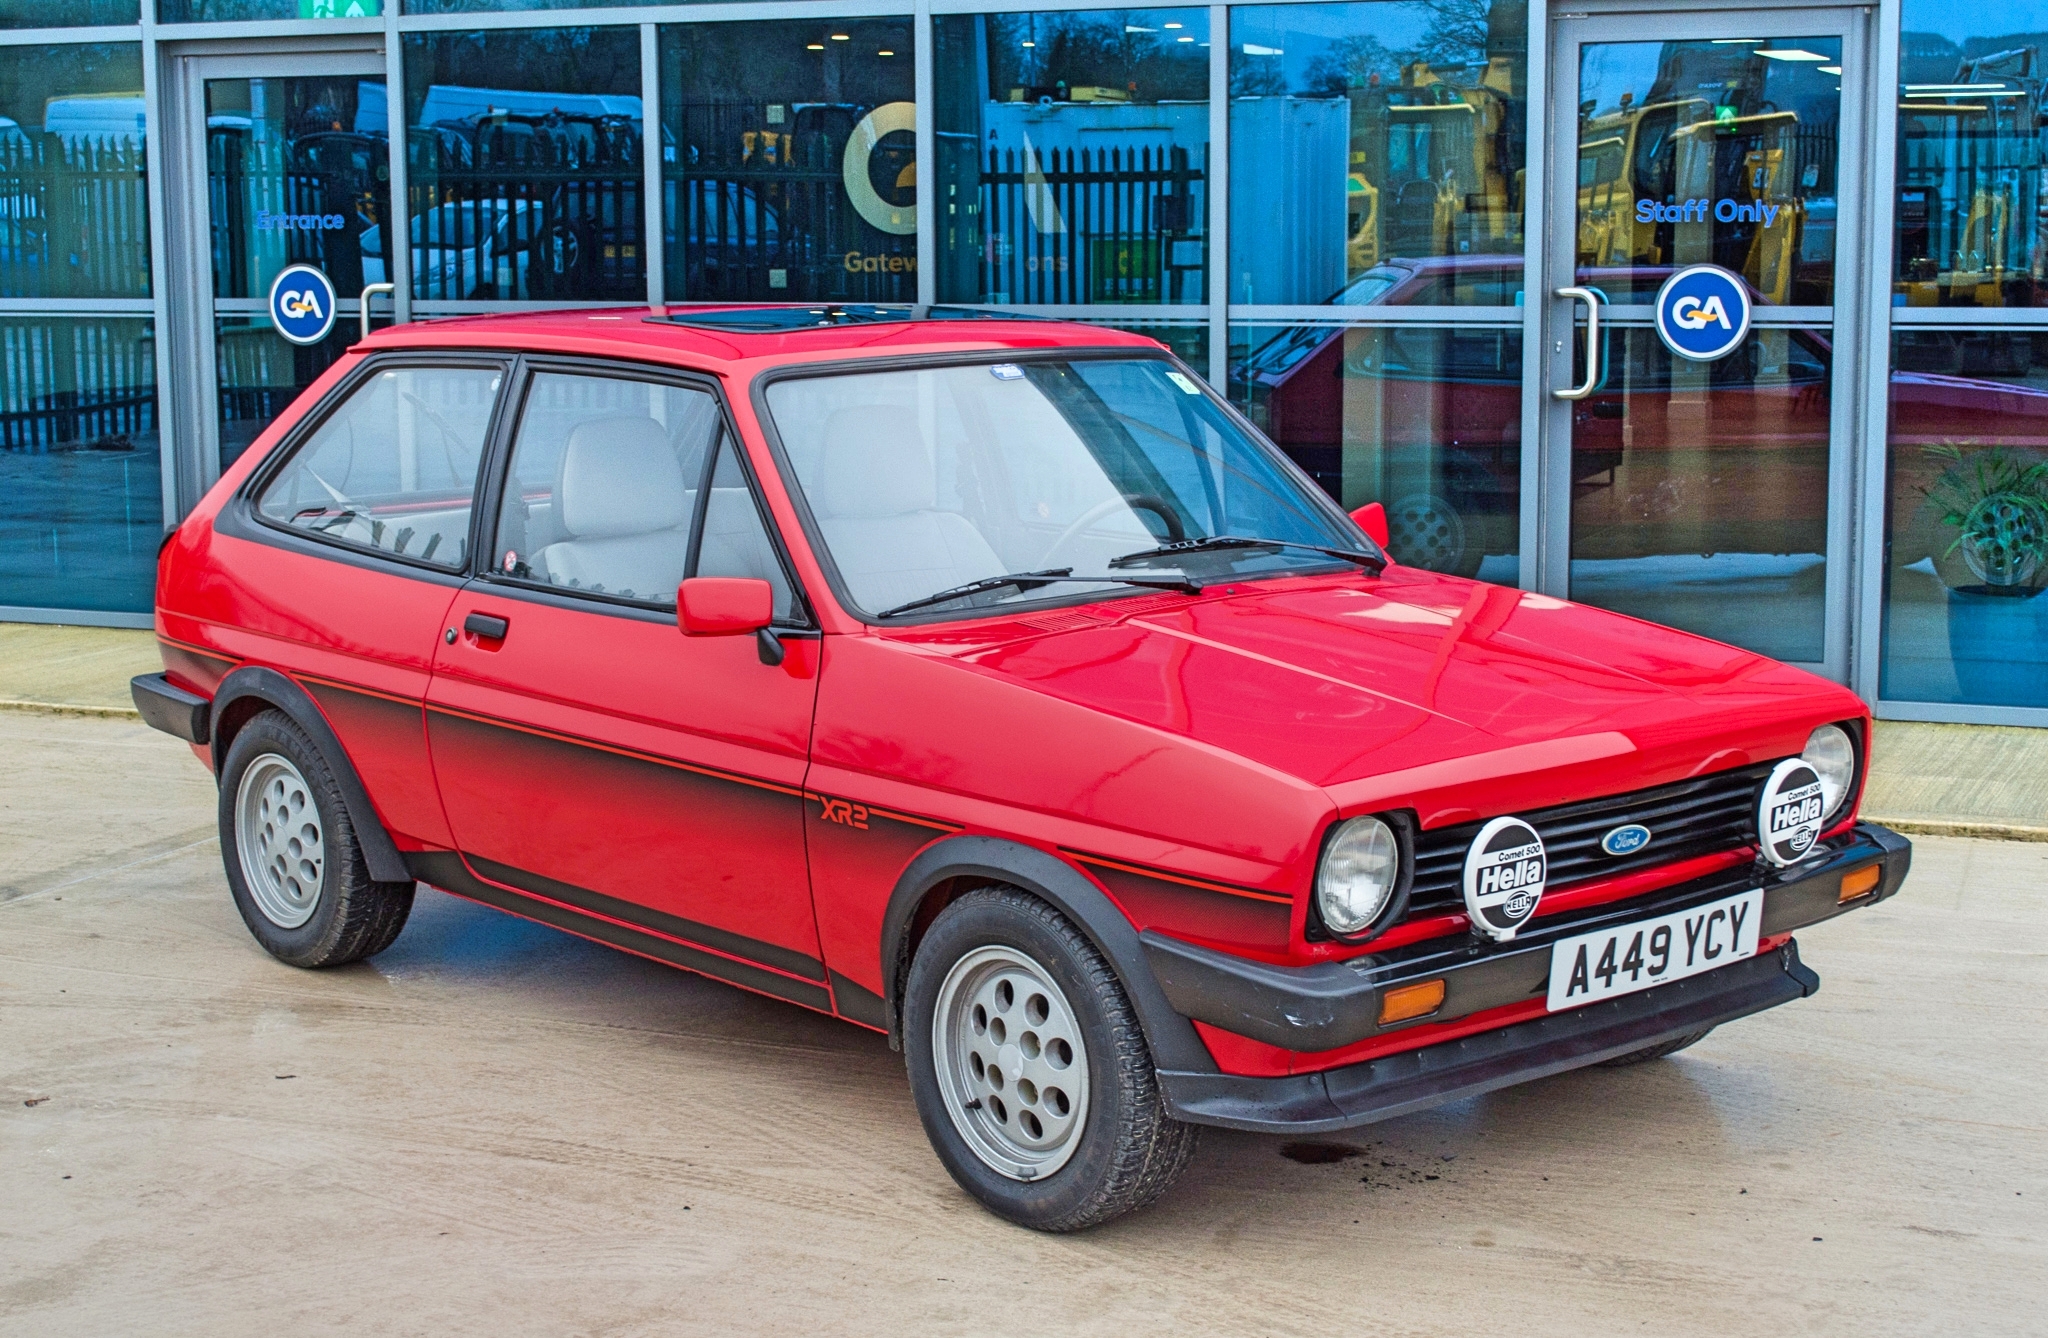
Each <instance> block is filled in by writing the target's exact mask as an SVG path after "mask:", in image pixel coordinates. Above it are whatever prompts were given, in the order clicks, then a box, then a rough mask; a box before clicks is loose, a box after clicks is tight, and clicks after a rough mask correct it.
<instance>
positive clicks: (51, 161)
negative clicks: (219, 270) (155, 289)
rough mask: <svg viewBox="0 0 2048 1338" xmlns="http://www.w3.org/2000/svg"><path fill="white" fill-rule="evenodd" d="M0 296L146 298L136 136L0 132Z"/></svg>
mask: <svg viewBox="0 0 2048 1338" xmlns="http://www.w3.org/2000/svg"><path fill="white" fill-rule="evenodd" d="M0 292H4V293H6V294H7V295H8V296H10V297H147V296H148V295H149V183H148V177H147V175H146V173H145V168H144V163H143V152H142V143H141V141H139V140H127V139H109V140H97V141H92V140H73V141H67V140H65V139H63V138H60V137H59V136H57V135H48V134H39V135H34V136H30V135H27V134H23V133H22V132H20V131H14V132H12V133H10V134H7V135H6V136H5V137H0Z"/></svg>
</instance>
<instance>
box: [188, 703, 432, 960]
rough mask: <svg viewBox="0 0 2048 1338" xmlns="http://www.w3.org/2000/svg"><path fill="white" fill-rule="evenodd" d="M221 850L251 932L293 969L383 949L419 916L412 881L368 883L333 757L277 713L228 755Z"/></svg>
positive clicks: (253, 726)
mask: <svg viewBox="0 0 2048 1338" xmlns="http://www.w3.org/2000/svg"><path fill="white" fill-rule="evenodd" d="M220 849H221V858H222V862H223V863H225V864H226V865H227V874H228V887H229V889H230V890H232V891H233V893H234V896H235V909H237V910H239V911H240V912H241V913H242V920H243V922H244V923H245V924H247V925H248V926H249V932H250V933H251V934H254V935H255V936H256V941H257V942H258V943H261V944H262V945H263V947H264V949H265V951H267V952H269V953H270V955H271V956H273V957H275V958H277V959H278V960H279V961H281V962H289V963H290V964H291V965H293V966H306V967H320V966H340V965H342V964H344V963H346V962H353V961H359V960H361V959H362V958H364V957H368V956H371V955H372V954H374V953H379V952H382V951H384V949H386V948H388V947H390V946H391V943H392V941H393V940H394V939H396V938H397V937H398V931H399V930H401V929H403V928H405V918H406V916H407V915H409V914H410V913H411V911H412V894H413V885H412V884H411V883H380V882H377V881H376V880H374V879H372V878H371V877H370V870H369V867H368V865H367V864H365V863H364V861H363V850H362V846H361V844H360V843H359V842H358V841H357V839H356V831H355V825H354V823H352V822H351V821H350V820H349V813H348V806H347V805H346V804H345V803H343V802H342V798H341V791H340V789H339V787H338V786H336V784H335V781H334V772H333V771H332V770H331V769H330V768H329V767H328V765H327V759H326V758H324V757H322V756H321V754H320V750H319V749H318V748H316V747H315V746H314V745H313V741H312V740H311V739H309V738H307V737H306V732H305V731H304V730H302V729H300V728H299V727H298V726H297V725H296V724H294V723H293V722H292V721H291V719H290V718H289V717H287V716H285V715H283V714H282V713H280V712H277V711H265V712H263V713H262V714H261V715H258V716H257V717H255V718H254V719H253V720H251V721H249V723H248V724H246V725H244V726H243V727H242V731H241V733H239V734H237V735H235V741H234V744H233V746H232V747H230V748H229V749H228V757H227V765H226V766H225V767H223V768H222V769H221V777H220Z"/></svg>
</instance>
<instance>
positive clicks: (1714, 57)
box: [1542, 10, 1867, 679]
mask: <svg viewBox="0 0 2048 1338" xmlns="http://www.w3.org/2000/svg"><path fill="white" fill-rule="evenodd" d="M1861 23H1862V18H1861V15H1860V14H1857V13H1855V12H1852V11H1836V10H1800V11H1788V10H1762V11H1757V12H1756V13H1754V14H1751V15H1744V14H1732V13H1729V12H1726V11H1723V12H1718V13H1713V14H1699V15H1686V14H1673V13H1671V12H1669V11H1660V12H1658V13H1656V14H1655V15H1627V14H1599V15H1590V16H1582V17H1576V18H1569V17H1561V18H1560V19H1559V20H1558V21H1557V23H1556V28H1555V33H1556V37H1555V41H1554V43H1553V49H1552V51H1553V54H1552V61H1553V63H1552V78H1553V84H1552V87H1553V89H1554V90H1555V98H1554V103H1553V109H1552V132H1551V143H1552V152H1551V155H1550V159H1549V163H1548V165H1547V166H1548V169H1549V172H1550V174H1551V175H1550V180H1551V183H1552V184H1551V189H1550V192H1549V196H1550V203H1549V211H1548V212H1549V224H1550V240H1549V243H1548V255H1547V260H1548V262H1549V263H1548V265H1547V269H1548V276H1547V277H1548V280H1549V281H1548V282H1547V283H1546V284H1545V289H1546V291H1547V292H1549V293H1550V294H1551V295H1552V296H1551V297H1550V300H1549V306H1548V308H1547V312H1546V316H1547V319H1546V322H1545V328H1546V340H1545V353H1546V355H1547V356H1546V359H1545V361H1546V364H1547V369H1548V380H1547V384H1546V386H1545V389H1546V391H1547V392H1549V393H1548V394H1547V395H1546V397H1545V404H1546V409H1545V427H1546V432H1545V449H1544V456H1543V461H1544V463H1543V471H1544V485H1545V499H1546V502H1547V503H1548V506H1547V507H1546V514H1545V520H1546V524H1545V531H1546V539H1547V540H1548V542H1546V544H1545V545H1544V560H1543V563H1542V567H1543V571H1542V576H1543V583H1544V585H1545V587H1546V588H1549V589H1552V590H1559V591H1561V592H1563V593H1568V594H1569V596H1570V598H1572V599H1574V600H1577V601H1580V602H1583V603H1588V604H1594V605H1598V606H1600V607H1603V608H1609V609H1614V610H1616V611H1618V612H1622V613H1628V614H1631V615H1634V616H1637V617H1641V618H1646V619H1649V620H1651V621H1654V622H1660V623H1666V624H1670V625H1672V626H1676V627H1680V628H1684V629H1685V630H1687V631H1691V632H1697V633H1700V634H1701V635H1704V636H1710V637H1713V638H1715V639H1717V640H1721V641H1727V642H1731V643H1733V644H1736V645H1739V646H1743V647H1745V648H1748V649H1751V650H1755V651H1758V652H1760V653H1762V654H1765V655H1769V656H1772V657H1774V658H1776V659H1781V660H1788V661H1791V662H1794V663H1798V664H1803V665H1807V666H1809V667H1813V668H1816V669H1819V670H1821V671H1823V672H1826V673H1828V674H1830V675H1831V676H1833V677H1835V678H1838V679H1839V678H1843V677H1845V676H1846V671H1847V626H1848V622H1847V589H1848V587H1847V570H1846V568H1847V556H1848V542H1847V541H1848V517H1849V512H1850V510H1851V507H1850V504H1849V491H1848V490H1849V484H1850V473H1851V469H1850V465H1851V461H1852V451H1851V449H1850V446H1851V442H1852V439H1853V436H1854V426H1855V422H1856V409H1857V405H1856V400H1857V396H1856V394H1855V393H1854V390H1853V388H1854V386H1855V385H1856V384H1857V382H1856V370H1857V364H1858V360H1859V354H1860V350H1859V349H1858V348H1857V347H1856V346H1855V345H1856V336H1857V330H1858V326H1857V323H1856V321H1855V320H1853V319H1851V308H1853V307H1855V306H1856V302H1855V295H1856V292H1857V290H1858V287H1859V281H1858V276H1859V275H1860V274H1861V266H1860V264H1859V263H1858V261H1857V259H1856V257H1855V256H1854V254H1853V252H1854V240H1853V239H1854V238H1855V237H1856V236H1857V235H1858V230H1857V226H1856V223H1857V220H1856V219H1855V217H1854V215H1855V213H1856V211H1857V209H1858V208H1859V205H1858V201H1860V200H1861V199H1862V198H1864V195H1865V192H1864V191H1863V189H1862V187H1861V182H1860V180H1859V177H1860V173H1861V171H1862V168H1863V165H1864V163H1865V161H1866V158H1867V155H1866V154H1864V153H1863V152H1862V151H1861V150H1860V148H1859V144H1860V136H1861V134H1862V133H1863V131H1862V124H1861V121H1862V118H1861V116H1860V114H1859V113H1858V110H1857V108H1858V103H1857V100H1856V99H1854V98H1846V99H1845V97H1844V96H1843V89H1844V88H1845V87H1847V88H1852V89H1853V88H1855V87H1856V83H1855V82H1854V81H1855V79H1856V77H1857V75H1858V71H1859V68H1860V65H1861V62H1862V60H1863V58H1864V53H1863V50H1862V43H1861V40H1860V34H1861V26H1860V25H1861ZM1700 267H1709V268H1707V269H1704V270H1702V269H1701V268H1700ZM1560 290H1565V291H1563V292H1560ZM1745 316H1746V321H1747V328H1746V329H1745V328H1744V327H1745Z"/></svg>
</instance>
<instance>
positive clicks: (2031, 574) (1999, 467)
mask: <svg viewBox="0 0 2048 1338" xmlns="http://www.w3.org/2000/svg"><path fill="white" fill-rule="evenodd" d="M1971 446H1972V443H1968V442H1943V443H1941V444H1940V445H1937V446H1929V447H1927V448H1926V449H1927V454H1928V455H1929V456H1931V457H1933V459H1934V460H1935V461H1936V462H1941V463H1945V465H1946V467H1945V468H1944V469H1943V470H1942V472H1941V474H1940V475H1939V476H1938V477H1937V478H1936V479H1935V480H1934V482H1933V483H1931V484H1928V485H1926V486H1924V487H1923V488H1922V489H1921V492H1922V493H1923V494H1925V496H1926V500H1927V509H1928V511H1929V512H1930V513H1931V514H1932V515H1933V516H1934V517H1935V518H1936V529H1937V531H1938V532H1940V533H1942V534H1944V535H1945V534H1951V533H1952V534H1953V535H1954V538H1953V539H1952V540H1951V541H1950V542H1949V543H1948V545H1947V546H1946V548H1942V547H1941V546H1940V545H1939V541H1938V540H1937V542H1936V544H1935V549H1936V552H1935V555H1934V566H1935V570H1936V571H1937V572H1938V573H1939V574H1940V576H1941V579H1942V581H1943V583H1944V584H1946V585H1947V586H1948V587H1949V589H1948V642H1949V663H1950V665H1951V667H1952V668H1953V669H1954V671H1955V675H1956V684H1957V688H1958V690H1959V692H1960V697H1961V699H1962V700H1964V701H1971V702H1979V703H1982V704H1984V705H1996V706H2038V705H2042V704H2043V703H2044V702H2048V674H2044V673H2043V666H2042V664H2041V662H2040V661H2039V660H2038V659H2037V658H2036V657H2035V648H2037V647H2038V646H2039V645H2040V644H2041V642H2042V634H2043V628H2042V626H2041V619H2040V616H2039V614H2038V613H2037V612H2036V610H2035V608H2034V607H2033V606H2032V605H2030V604H2029V603H2028V602H2027V601H2028V600H2030V599H2032V597H2033V596H2035V595H2037V594H2039V593H2040V592H2041V589H2042V585H2043V583H2044V582H2048V461H2043V460H2041V459H2039V458H2037V457H2035V456H2034V455H2032V454H2031V453H2029V452H2024V451H2020V450H2016V449H2014V448H2013V447H2010V446H1986V447H1979V448H1975V449H1966V448H1967V447H1971Z"/></svg>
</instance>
